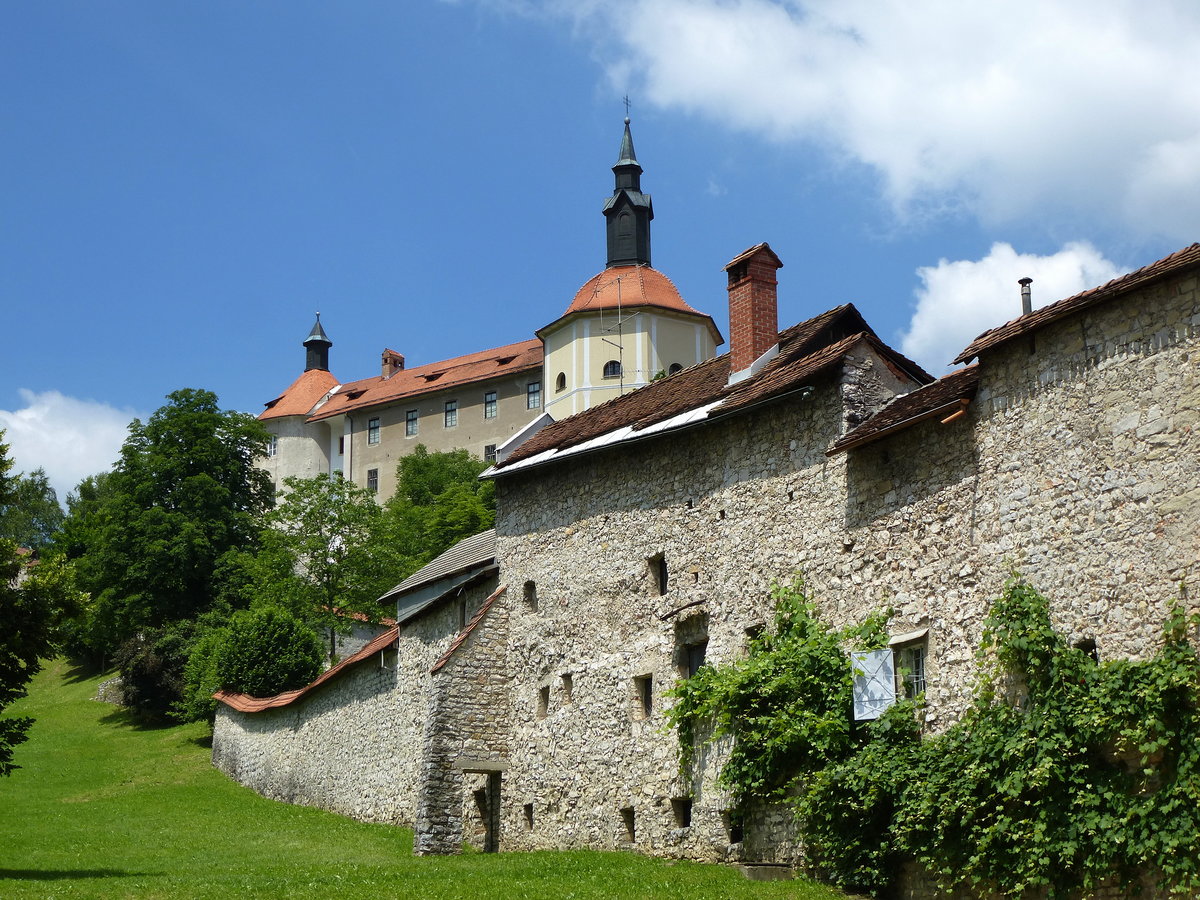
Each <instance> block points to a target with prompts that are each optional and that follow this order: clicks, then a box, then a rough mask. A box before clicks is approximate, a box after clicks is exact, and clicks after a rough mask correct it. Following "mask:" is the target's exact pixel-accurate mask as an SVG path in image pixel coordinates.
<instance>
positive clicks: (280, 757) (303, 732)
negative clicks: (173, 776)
mask: <svg viewBox="0 0 1200 900" xmlns="http://www.w3.org/2000/svg"><path fill="white" fill-rule="evenodd" d="M494 587H495V582H494V580H493V581H492V582H490V583H485V584H482V585H477V586H475V587H473V588H470V589H469V590H468V591H467V592H465V594H464V596H463V597H462V598H450V599H448V600H446V601H445V602H443V603H441V604H440V605H437V606H435V607H434V608H432V609H430V610H428V611H426V612H425V613H424V614H422V615H421V616H420V617H418V618H417V619H414V620H411V621H409V622H406V623H404V624H403V625H402V626H401V628H400V634H399V639H398V650H397V651H395V652H393V651H388V652H385V653H384V654H382V656H381V655H379V654H377V655H375V656H374V657H373V658H372V659H369V660H364V661H363V662H361V663H358V664H357V665H353V666H350V667H348V668H347V669H346V670H345V671H344V672H343V673H342V674H340V675H339V676H338V677H336V678H334V679H333V680H331V681H329V682H327V683H325V684H323V685H321V686H319V687H317V688H316V689H315V690H313V691H312V692H311V693H308V694H305V695H303V696H301V697H300V698H298V699H297V700H295V701H293V703H291V704H290V705H288V706H284V707H280V708H277V709H267V710H263V711H262V712H256V713H245V712H239V711H236V710H234V709H231V708H229V707H228V706H225V705H224V704H220V705H219V706H218V709H217V718H216V722H215V723H214V726H213V764H214V765H215V766H216V767H217V768H219V769H220V770H221V771H223V772H225V773H226V774H227V775H229V776H230V777H231V778H233V779H234V780H236V781H238V782H239V783H241V784H244V785H246V786H247V787H250V788H253V789H254V790H256V791H257V792H258V793H260V794H262V795H263V796H266V797H270V798H272V799H275V800H284V801H286V802H289V803H299V804H302V805H305V806H315V807H318V808H320V809H326V810H329V811H331V812H336V813H340V814H342V815H347V816H351V817H353V818H356V819H361V820H363V821H368V822H386V823H393V824H401V825H409V826H411V825H412V824H413V822H414V821H415V817H416V798H417V792H418V784H419V783H420V782H421V781H422V776H421V770H420V761H421V747H422V737H423V735H424V731H425V723H426V719H427V710H428V707H429V703H430V692H431V676H430V674H429V670H430V668H431V667H432V666H433V664H434V662H436V661H437V659H438V658H439V657H440V656H441V655H442V653H444V652H445V650H446V649H447V647H449V645H450V641H451V640H452V639H453V638H454V636H455V635H456V634H458V632H459V630H460V628H461V623H462V619H463V607H462V603H464V602H465V604H466V609H467V611H468V612H473V611H474V610H475V609H477V608H478V606H479V604H480V603H481V602H482V600H483V599H484V598H485V597H487V596H488V594H489V593H490V590H491V589H494Z"/></svg>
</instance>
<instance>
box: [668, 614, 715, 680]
mask: <svg viewBox="0 0 1200 900" xmlns="http://www.w3.org/2000/svg"><path fill="white" fill-rule="evenodd" d="M707 652H708V615H707V614H706V613H700V614H699V615H692V616H688V617H687V618H686V619H682V620H680V621H678V622H676V623H675V653H674V657H675V658H674V662H675V670H676V671H677V672H678V673H679V677H680V678H691V677H692V676H693V675H695V674H696V672H698V671H699V670H700V667H701V666H703V665H704V661H705V656H706V654H707Z"/></svg>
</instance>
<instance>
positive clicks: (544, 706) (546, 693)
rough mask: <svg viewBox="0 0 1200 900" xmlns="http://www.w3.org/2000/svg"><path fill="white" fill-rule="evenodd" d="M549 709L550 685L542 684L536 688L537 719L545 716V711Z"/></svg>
mask: <svg viewBox="0 0 1200 900" xmlns="http://www.w3.org/2000/svg"><path fill="white" fill-rule="evenodd" d="M549 709H550V685H548V684H544V685H542V686H541V687H540V688H538V697H537V717H538V718H539V719H544V718H546V713H547V711H548V710H549Z"/></svg>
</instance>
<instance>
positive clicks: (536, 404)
mask: <svg viewBox="0 0 1200 900" xmlns="http://www.w3.org/2000/svg"><path fill="white" fill-rule="evenodd" d="M525 408H526V409H541V408H542V383H541V382H540V381H531V382H529V384H527V385H526V386H525Z"/></svg>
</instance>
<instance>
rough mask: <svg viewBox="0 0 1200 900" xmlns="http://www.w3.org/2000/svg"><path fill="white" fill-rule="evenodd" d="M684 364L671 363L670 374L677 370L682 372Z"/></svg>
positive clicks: (668, 371) (668, 370) (668, 372)
mask: <svg viewBox="0 0 1200 900" xmlns="http://www.w3.org/2000/svg"><path fill="white" fill-rule="evenodd" d="M682 371H683V366H682V365H680V364H679V363H671V368H669V369H667V374H668V375H674V374H675V373H676V372H682Z"/></svg>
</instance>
